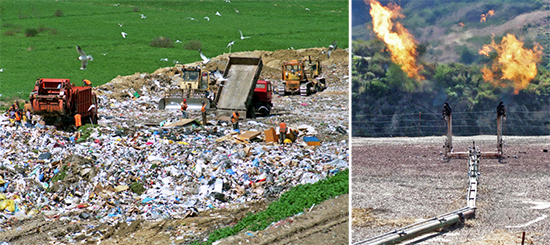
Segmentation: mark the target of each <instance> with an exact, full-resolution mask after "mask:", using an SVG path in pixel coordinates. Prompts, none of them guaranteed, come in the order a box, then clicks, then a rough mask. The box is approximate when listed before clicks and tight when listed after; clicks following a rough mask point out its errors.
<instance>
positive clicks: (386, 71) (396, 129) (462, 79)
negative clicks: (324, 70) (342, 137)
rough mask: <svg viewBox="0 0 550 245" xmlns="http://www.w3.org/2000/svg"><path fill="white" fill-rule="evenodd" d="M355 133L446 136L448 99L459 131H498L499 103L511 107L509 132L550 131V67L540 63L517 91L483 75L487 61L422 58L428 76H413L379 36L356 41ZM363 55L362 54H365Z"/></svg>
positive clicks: (353, 79) (465, 133)
mask: <svg viewBox="0 0 550 245" xmlns="http://www.w3.org/2000/svg"><path fill="white" fill-rule="evenodd" d="M353 50H354V54H355V55H357V56H356V57H354V58H353V61H352V122H353V127H352V128H353V132H352V134H353V136H369V137H388V136H409V137H411V136H433V135H444V134H445V132H446V126H445V125H446V124H445V121H444V119H443V116H442V114H441V111H442V109H443V104H444V103H445V102H448V103H449V104H450V105H451V107H452V108H453V134H454V135H478V134H495V133H496V107H497V105H498V103H499V102H501V101H502V102H504V104H505V106H506V107H507V109H508V116H507V120H506V126H505V130H504V131H505V134H507V135H548V134H550V103H548V102H549V101H550V71H549V70H547V69H546V68H545V67H544V66H541V65H539V66H538V74H537V76H536V77H535V78H534V79H533V80H532V81H531V82H530V84H529V86H528V87H527V88H526V89H524V90H521V91H519V93H518V94H514V89H513V88H511V87H500V86H494V85H492V84H491V83H489V82H486V81H484V80H483V78H482V73H481V71H480V70H481V68H482V67H483V66H482V65H478V64H471V65H465V64H462V63H450V64H434V63H428V62H421V63H422V65H423V66H424V69H423V70H422V72H421V75H422V76H424V78H425V80H423V81H421V82H419V81H415V80H412V79H410V78H408V77H407V75H406V74H405V73H404V72H403V71H402V70H401V69H400V67H399V66H398V65H396V64H394V63H393V62H392V61H391V58H390V54H389V53H388V52H380V50H384V44H383V43H382V42H380V41H378V40H374V39H373V40H369V41H357V42H354V43H353ZM359 56H360V57H359Z"/></svg>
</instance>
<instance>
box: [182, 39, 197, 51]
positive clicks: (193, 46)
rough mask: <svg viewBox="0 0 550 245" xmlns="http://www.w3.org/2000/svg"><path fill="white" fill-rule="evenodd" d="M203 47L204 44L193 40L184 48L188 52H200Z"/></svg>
mask: <svg viewBox="0 0 550 245" xmlns="http://www.w3.org/2000/svg"><path fill="white" fill-rule="evenodd" d="M201 47H202V44H201V42H200V41H199V40H191V41H189V42H188V43H186V44H185V46H184V47H183V48H184V49H187V50H199V49H200V48H201Z"/></svg>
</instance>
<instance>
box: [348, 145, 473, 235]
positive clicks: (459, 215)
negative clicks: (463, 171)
mask: <svg viewBox="0 0 550 245" xmlns="http://www.w3.org/2000/svg"><path fill="white" fill-rule="evenodd" d="M481 156H482V154H481V152H479V150H478V149H477V148H476V147H475V142H474V146H473V147H471V148H470V150H469V151H468V193H467V195H466V202H467V206H466V207H463V208H461V209H457V210H455V211H452V212H449V213H445V214H442V215H438V216H435V217H433V218H430V219H427V220H424V221H421V222H418V223H414V224H412V225H409V226H406V227H403V228H400V229H396V230H394V231H390V232H388V233H385V234H382V235H379V236H376V237H372V238H369V239H367V240H363V241H360V242H356V243H354V245H361V244H368V245H382V244H395V243H399V242H402V241H405V240H408V239H412V238H414V237H417V236H420V235H422V234H424V233H427V232H431V231H433V230H436V229H439V228H443V227H447V226H451V225H453V224H455V223H457V222H464V219H467V218H472V217H474V216H475V209H476V207H475V203H476V199H477V197H476V195H477V185H478V179H479V175H480V174H479V159H480V158H481Z"/></svg>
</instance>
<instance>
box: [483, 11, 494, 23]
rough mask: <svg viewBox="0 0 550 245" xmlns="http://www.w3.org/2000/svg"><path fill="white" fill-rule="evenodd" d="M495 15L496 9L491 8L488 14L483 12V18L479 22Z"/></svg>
mask: <svg viewBox="0 0 550 245" xmlns="http://www.w3.org/2000/svg"><path fill="white" fill-rule="evenodd" d="M493 15H495V11H494V10H492V9H491V10H489V12H487V13H486V14H481V19H480V20H479V22H485V21H487V17H491V16H493Z"/></svg>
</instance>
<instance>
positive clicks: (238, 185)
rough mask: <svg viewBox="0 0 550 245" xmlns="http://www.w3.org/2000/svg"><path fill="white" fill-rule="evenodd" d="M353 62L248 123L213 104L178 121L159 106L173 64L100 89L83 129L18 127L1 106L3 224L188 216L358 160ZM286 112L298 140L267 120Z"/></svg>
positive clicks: (269, 193) (274, 192)
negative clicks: (353, 155)
mask: <svg viewBox="0 0 550 245" xmlns="http://www.w3.org/2000/svg"><path fill="white" fill-rule="evenodd" d="M168 70H171V69H168ZM347 74H348V68H347V66H345V67H341V66H340V67H336V66H335V67H334V68H333V71H332V72H331V73H330V74H329V75H327V80H328V81H329V88H328V89H327V90H325V91H324V92H322V93H318V94H315V95H312V96H308V97H301V96H288V97H277V96H274V97H276V98H274V104H275V108H276V109H275V113H273V114H274V115H273V116H270V117H265V118H256V119H253V120H252V119H245V120H244V122H242V123H241V127H240V130H238V131H235V130H233V129H232V127H231V125H230V124H229V123H228V122H224V121H219V120H215V119H214V114H213V112H212V111H210V112H209V113H208V119H210V120H209V123H210V124H209V125H206V126H204V125H201V124H200V123H198V121H193V120H191V122H190V123H186V124H183V125H180V126H169V125H173V124H172V123H174V122H178V121H179V120H180V117H181V113H180V112H179V111H160V110H157V109H156V103H157V102H158V100H159V99H160V98H161V96H158V93H157V92H158V91H162V90H163V89H165V88H166V87H168V86H170V82H169V80H170V79H169V78H170V76H169V75H167V74H157V75H142V74H136V75H134V78H135V79H136V80H140V83H141V84H140V87H142V88H143V89H141V90H140V91H135V90H134V91H132V89H133V88H132V87H126V88H123V89H117V88H116V86H117V85H113V84H112V83H110V84H107V85H104V86H103V89H104V88H105V87H109V86H111V87H112V88H113V90H114V91H116V92H110V90H106V89H104V91H103V93H100V94H101V95H100V96H99V110H98V114H99V116H100V120H99V121H98V125H91V124H86V125H85V126H83V127H81V128H80V129H79V131H78V132H79V135H80V138H78V135H77V134H76V132H66V131H61V130H57V129H56V128H55V127H54V126H49V125H45V126H44V125H37V126H35V127H22V128H19V129H16V127H15V126H11V125H10V124H9V121H8V118H6V117H5V116H3V115H0V126H1V128H0V159H1V162H0V211H1V213H0V234H1V233H2V230H5V229H9V228H10V226H11V224H12V223H11V222H7V221H8V220H13V219H14V218H15V219H17V220H24V219H28V218H31V217H34V216H39V215H43V216H44V217H45V218H46V219H53V218H60V217H61V218H65V219H70V220H99V221H100V222H101V223H108V224H114V223H117V222H121V221H126V222H131V221H134V220H138V219H139V220H161V219H172V218H185V217H189V216H195V215H197V214H198V212H201V211H204V210H207V209H213V208H221V207H225V206H227V205H229V204H234V203H247V202H252V201H258V200H264V199H266V198H268V197H277V196H278V195H280V194H281V193H282V192H284V191H285V190H288V189H290V188H291V187H293V186H295V185H298V184H305V183H314V182H316V181H318V180H320V179H324V178H327V177H328V176H331V175H334V174H335V173H337V172H338V171H341V170H344V169H346V168H348V162H349V145H348V135H347V130H348V129H347V125H348V108H349V107H348V93H347V91H348V85H347V84H348V82H349V81H348V77H347ZM172 75H174V74H172ZM160 78H164V79H160ZM127 80H128V78H126V81H127ZM331 85H332V86H331ZM342 91H344V92H342ZM135 92H138V93H137V94H136V93H135ZM115 94H116V96H114V95H115ZM189 118H191V119H193V118H196V119H199V118H200V115H199V112H195V111H191V112H190V113H189ZM283 119H284V120H285V122H287V124H288V125H289V128H290V129H291V130H294V132H296V135H295V137H294V138H293V140H292V141H293V142H292V143H289V144H279V143H278V142H276V141H271V142H268V140H267V138H268V137H266V131H269V130H274V131H275V134H278V128H277V125H278V123H279V122H280V121H281V120H283ZM176 125H177V124H176ZM291 132H292V131H291ZM243 135H252V136H251V137H243ZM308 136H309V137H315V138H317V139H319V142H316V143H317V144H314V145H312V144H309V143H308V142H306V141H304V138H305V137H308Z"/></svg>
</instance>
